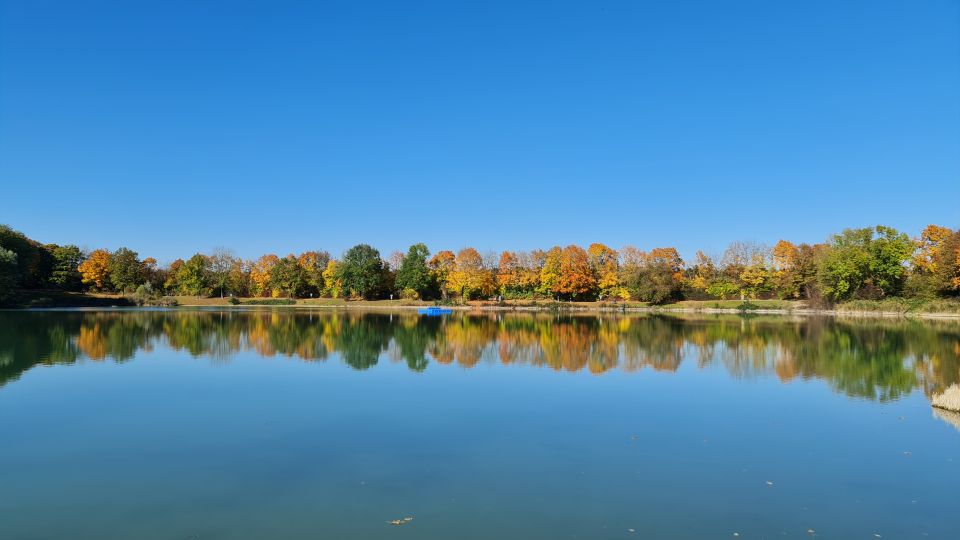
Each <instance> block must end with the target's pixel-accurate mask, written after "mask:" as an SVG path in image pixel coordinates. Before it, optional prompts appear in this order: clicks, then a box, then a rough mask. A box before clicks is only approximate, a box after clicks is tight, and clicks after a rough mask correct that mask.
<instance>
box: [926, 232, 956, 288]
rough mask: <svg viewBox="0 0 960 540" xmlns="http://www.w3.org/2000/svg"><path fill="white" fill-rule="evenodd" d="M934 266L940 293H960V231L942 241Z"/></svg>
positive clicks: (935, 278)
mask: <svg viewBox="0 0 960 540" xmlns="http://www.w3.org/2000/svg"><path fill="white" fill-rule="evenodd" d="M932 268H933V273H934V274H933V275H934V280H935V281H934V283H935V284H936V288H937V291H938V292H939V293H941V294H944V295H949V296H955V295H958V294H960V231H956V232H954V233H953V234H951V235H950V236H948V237H947V238H945V239H944V240H943V241H942V243H941V245H940V249H938V250H937V253H936V255H935V256H934V259H933V264H932Z"/></svg>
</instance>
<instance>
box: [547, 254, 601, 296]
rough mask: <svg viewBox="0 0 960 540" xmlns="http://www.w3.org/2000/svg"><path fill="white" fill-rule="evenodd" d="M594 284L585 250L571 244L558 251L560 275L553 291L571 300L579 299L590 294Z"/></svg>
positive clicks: (595, 283) (595, 282)
mask: <svg viewBox="0 0 960 540" xmlns="http://www.w3.org/2000/svg"><path fill="white" fill-rule="evenodd" d="M596 285H597V281H596V279H595V278H594V277H593V270H592V269H591V267H590V258H589V256H588V255H587V252H586V251H584V249H583V248H582V247H580V246H576V245H572V244H571V245H569V246H567V247H565V248H563V251H561V252H560V276H559V279H558V280H557V282H556V285H555V287H554V291H553V292H555V293H557V294H559V295H561V296H564V297H566V298H569V299H571V300H581V299H585V298H586V297H588V296H591V295H592V294H593V292H594V288H595V287H596Z"/></svg>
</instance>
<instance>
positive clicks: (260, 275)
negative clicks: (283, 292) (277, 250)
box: [250, 253, 280, 296]
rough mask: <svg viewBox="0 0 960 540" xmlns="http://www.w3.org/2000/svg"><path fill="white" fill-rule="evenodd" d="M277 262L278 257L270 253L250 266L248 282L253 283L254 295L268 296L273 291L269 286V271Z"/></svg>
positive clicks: (278, 260)
mask: <svg viewBox="0 0 960 540" xmlns="http://www.w3.org/2000/svg"><path fill="white" fill-rule="evenodd" d="M278 262H280V258H279V257H277V256H276V255H274V254H272V253H271V254H268V255H264V256H262V257H260V258H259V259H257V260H256V262H254V263H253V267H251V268H250V282H251V283H252V284H253V294H254V296H268V295H272V294H273V293H274V291H273V290H272V287H271V286H270V272H271V271H272V270H273V267H274V266H276V265H277V263H278Z"/></svg>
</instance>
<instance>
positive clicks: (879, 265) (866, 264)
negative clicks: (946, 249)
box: [817, 225, 914, 301]
mask: <svg viewBox="0 0 960 540" xmlns="http://www.w3.org/2000/svg"><path fill="white" fill-rule="evenodd" d="M913 248H914V245H913V243H912V242H911V241H910V238H909V237H908V236H907V235H906V234H904V233H901V232H898V231H897V230H896V229H893V228H890V227H884V226H883V225H878V226H876V227H873V228H871V227H866V228H863V229H846V230H844V231H843V232H842V233H840V234H836V235H834V236H833V238H832V239H831V240H830V243H829V246H828V248H827V249H825V250H824V252H823V254H822V255H821V256H820V259H819V264H818V265H817V266H818V267H817V280H818V281H819V283H820V287H821V289H822V291H823V293H824V295H825V296H826V297H827V298H829V299H830V300H834V301H840V300H846V299H849V298H853V297H854V296H890V295H895V294H899V293H900V291H901V290H902V288H903V282H904V279H905V278H906V266H905V263H906V262H907V260H908V259H909V258H910V256H911V254H912V253H913Z"/></svg>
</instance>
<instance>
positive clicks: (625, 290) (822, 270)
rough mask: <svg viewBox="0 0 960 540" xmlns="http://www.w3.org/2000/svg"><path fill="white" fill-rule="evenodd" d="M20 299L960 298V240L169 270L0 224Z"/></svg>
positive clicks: (5, 273)
mask: <svg viewBox="0 0 960 540" xmlns="http://www.w3.org/2000/svg"><path fill="white" fill-rule="evenodd" d="M18 289H56V290H63V291H95V292H113V293H134V294H137V295H145V296H151V295H154V296H156V295H188V296H221V297H226V296H234V297H267V298H270V297H272V298H306V297H329V298H347V299H378V298H387V297H399V298H404V299H421V300H448V301H466V300H483V299H503V300H516V299H553V300H561V301H592V300H600V301H611V302H616V301H628V300H629V301H640V302H648V303H652V304H663V303H668V302H673V301H678V300H683V299H701V300H702V299H710V298H715V299H736V298H740V299H760V298H781V299H804V300H808V301H812V302H819V303H825V304H826V303H833V302H842V301H845V300H850V299H881V298H887V297H910V298H933V297H937V296H942V297H956V296H958V295H960V231H955V230H952V229H950V228H947V227H942V226H938V225H929V226H927V227H926V228H924V229H923V230H922V231H921V232H920V234H919V235H918V236H916V237H914V238H910V237H909V236H908V235H907V234H906V233H904V232H901V231H897V230H896V229H894V228H891V227H886V226H883V225H878V226H876V227H867V228H855V229H846V230H844V231H842V232H840V233H837V234H834V235H832V236H831V237H830V238H829V239H828V240H827V241H826V242H823V243H819V244H805V243H800V244H794V243H792V242H790V241H788V240H780V241H779V242H777V243H776V244H775V245H774V246H772V247H770V246H766V245H763V244H758V243H754V242H734V243H732V244H730V245H729V247H728V248H727V249H726V250H725V252H724V253H723V254H722V255H721V256H719V257H711V256H708V255H706V254H704V253H703V252H701V251H698V252H697V253H696V255H695V257H694V260H692V261H684V260H683V259H682V258H681V257H680V254H679V253H678V251H677V250H676V249H675V248H673V247H656V248H653V249H650V250H649V251H643V250H640V249H638V248H635V247H632V246H627V247H624V248H622V249H620V250H616V249H613V248H611V247H609V246H606V245H604V244H601V243H594V244H591V245H590V246H588V247H587V248H586V249H584V248H583V247H581V246H577V245H569V246H566V247H560V246H555V247H552V248H550V249H547V250H540V249H536V250H532V251H503V252H502V253H499V254H497V253H485V254H481V253H480V252H479V251H477V250H476V249H474V248H471V247H467V248H463V249H461V250H459V251H458V252H456V253H454V252H453V251H449V250H442V251H438V252H436V253H431V251H430V250H429V249H428V248H427V246H426V245H424V244H422V243H418V244H414V245H412V246H410V248H409V249H408V250H407V252H406V253H401V252H394V253H393V254H392V255H391V256H390V257H389V258H387V259H386V260H384V258H383V257H382V256H381V254H380V252H379V251H378V250H377V249H375V248H373V247H371V246H369V245H367V244H359V245H356V246H354V247H352V248H350V249H349V250H347V251H346V252H344V253H343V254H342V256H341V257H340V258H334V257H332V256H331V255H330V254H329V253H328V252H326V251H306V252H304V253H301V254H299V255H295V254H290V255H287V256H285V257H279V256H277V255H275V254H266V255H263V256H261V257H259V258H257V259H255V260H244V259H242V258H240V257H237V256H235V255H234V254H233V253H232V252H230V251H229V250H225V249H218V250H215V251H214V252H213V253H209V254H205V253H197V254H194V255H193V256H191V257H189V258H188V259H186V260H184V259H177V260H175V261H173V262H172V263H170V264H169V265H166V266H160V265H158V263H157V261H156V259H154V258H152V257H147V258H141V257H140V255H139V254H138V253H137V252H135V251H133V250H131V249H129V248H126V247H121V248H119V249H117V250H115V251H108V250H105V249H95V250H92V251H89V252H84V251H82V250H81V249H80V248H78V247H77V246H73V245H66V246H60V245H57V244H41V243H39V242H37V241H35V240H32V239H30V238H27V237H26V236H25V235H24V234H23V233H20V232H18V231H16V230H13V229H11V228H10V227H8V226H4V225H0V302H2V301H4V300H5V299H7V298H10V297H11V296H12V295H13V294H14V293H15V291H17V290H18Z"/></svg>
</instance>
